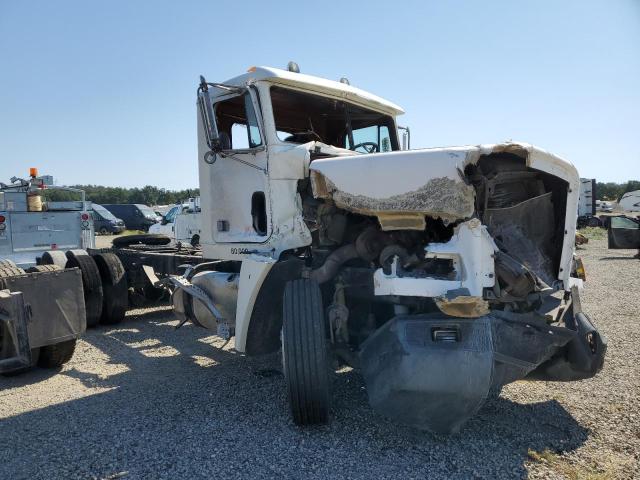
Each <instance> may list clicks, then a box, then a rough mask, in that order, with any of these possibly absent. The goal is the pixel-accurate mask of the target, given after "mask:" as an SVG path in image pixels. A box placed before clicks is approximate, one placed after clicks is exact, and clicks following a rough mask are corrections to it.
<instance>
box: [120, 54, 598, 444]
mask: <svg viewBox="0 0 640 480" xmlns="http://www.w3.org/2000/svg"><path fill="white" fill-rule="evenodd" d="M197 105H198V167H199V177H200V192H201V196H202V213H201V216H202V231H201V235H200V244H201V247H202V253H201V254H199V253H198V254H197V255H196V256H193V257H191V263H192V265H191V266H189V267H188V268H187V269H186V271H185V273H184V274H183V275H181V276H177V275H169V276H165V277H163V278H162V279H158V278H156V277H155V276H154V274H153V272H151V271H150V269H149V268H146V269H145V270H146V272H147V274H148V275H149V277H150V278H151V280H152V281H153V283H154V285H156V286H160V285H165V286H168V288H169V289H170V290H171V292H172V302H173V306H174V310H175V312H176V314H177V315H178V316H179V317H180V318H181V319H182V320H183V321H191V322H193V323H194V324H196V325H199V326H202V327H205V328H208V329H211V330H213V331H214V332H217V333H218V334H219V335H221V336H223V337H225V338H229V337H231V336H233V337H235V348H236V350H237V351H239V352H241V353H244V354H246V355H260V354H266V353H270V352H277V351H278V350H279V349H280V348H282V360H283V370H284V374H285V378H286V384H287V392H288V397H289V403H290V407H291V412H292V415H293V419H294V421H295V422H296V423H297V424H301V425H307V424H314V423H322V422H326V421H327V420H328V418H329V413H330V404H331V394H330V392H331V388H330V384H331V375H332V372H333V371H334V370H335V368H336V367H337V366H339V365H349V366H351V367H353V368H357V369H359V370H360V371H361V372H362V375H363V376H364V380H365V382H366V387H367V391H368V396H369V401H370V403H371V404H372V406H373V407H374V408H375V409H376V410H377V411H379V412H380V413H382V414H383V415H386V416H389V417H391V418H394V419H396V420H397V421H399V422H403V423H406V424H410V425H413V426H416V427H418V428H424V429H429V430H433V431H438V432H453V431H456V430H458V429H459V428H460V427H461V425H463V424H464V422H465V421H466V420H467V419H468V418H469V417H471V416H472V415H473V414H474V413H475V412H476V411H477V410H478V409H479V408H480V407H481V405H482V404H483V403H484V402H485V401H486V400H487V398H489V397H491V396H495V395H497V394H498V393H499V392H500V389H501V388H502V386H503V385H505V384H507V383H510V382H513V381H515V380H519V379H530V380H555V381H569V380H580V379H584V378H589V377H592V376H593V375H595V374H596V373H597V372H598V371H599V370H600V369H601V368H602V365H603V362H604V356H605V351H606V340H605V339H604V337H603V336H601V335H600V334H599V333H598V331H597V330H596V328H595V327H594V325H593V324H592V322H591V321H590V320H589V318H588V316H587V315H586V314H585V313H584V312H583V311H582V308H581V304H580V299H579V291H580V289H581V288H582V282H583V280H582V279H581V278H580V277H583V270H582V268H576V264H575V262H574V233H575V227H576V212H577V205H578V196H579V192H580V178H579V176H578V173H577V171H576V169H575V168H574V167H573V165H571V164H570V163H569V162H566V161H564V160H562V159H561V158H559V157H557V156H555V155H553V154H551V153H549V152H546V151H544V150H542V149H539V148H537V147H534V146H532V145H529V144H525V143H514V142H507V143H501V144H492V145H478V146H461V147H446V148H429V149H420V150H411V151H403V150H401V149H400V143H399V139H398V125H397V123H396V118H397V117H398V116H399V115H401V114H402V113H403V110H402V109H401V108H400V107H398V106H397V105H395V104H393V103H391V102H389V101H387V100H385V99H382V98H380V97H377V96H375V95H372V94H370V93H368V92H365V91H363V90H361V89H358V88H355V87H353V86H351V85H350V84H349V82H348V81H347V80H346V79H342V80H341V81H340V82H336V81H331V80H326V79H322V78H318V77H314V76H310V75H304V74H301V73H299V69H298V68H297V66H296V65H295V64H290V68H289V69H288V70H280V69H276V68H268V67H259V68H255V67H252V68H250V69H249V70H248V72H247V73H245V74H243V75H240V76H238V77H235V78H232V79H230V80H227V81H226V82H224V83H208V82H206V81H205V80H204V79H202V78H201V82H200V85H199V88H198V94H197ZM125 253H126V254H127V255H131V254H132V253H135V252H134V251H133V250H130V251H128V252H125ZM144 255H146V257H145V258H147V259H149V258H150V255H148V254H147V253H145V254H144ZM157 255H161V254H157ZM121 258H122V257H121ZM157 258H161V257H157ZM157 258H156V260H157ZM185 260H189V259H185ZM149 262H151V260H149ZM134 263H135V262H134ZM137 263H141V262H140V261H138V262H137ZM157 263H159V262H156V264H157Z"/></svg>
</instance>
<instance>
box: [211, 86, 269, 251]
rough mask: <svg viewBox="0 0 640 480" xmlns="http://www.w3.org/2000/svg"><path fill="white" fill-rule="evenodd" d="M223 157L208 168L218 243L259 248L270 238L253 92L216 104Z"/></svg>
mask: <svg viewBox="0 0 640 480" xmlns="http://www.w3.org/2000/svg"><path fill="white" fill-rule="evenodd" d="M213 110H214V115H215V116H216V122H217V126H218V133H219V136H220V139H221V144H222V151H221V152H219V153H217V154H216V159H215V162H214V163H213V164H212V165H210V166H209V168H208V169H207V170H208V176H209V183H210V185H211V191H210V195H209V197H210V198H209V199H208V202H209V209H210V211H211V212H212V217H213V218H212V225H211V226H212V229H213V239H214V241H215V242H216V243H262V242H265V241H267V239H268V238H269V236H270V235H271V216H270V195H269V181H268V172H267V150H266V148H265V140H264V134H263V130H262V124H261V117H260V115H259V114H258V112H259V111H260V110H259V104H258V97H257V94H256V92H255V91H253V90H252V89H251V88H249V89H247V90H245V91H243V92H242V93H240V94H233V95H226V96H224V97H218V98H216V99H215V103H214V105H213Z"/></svg>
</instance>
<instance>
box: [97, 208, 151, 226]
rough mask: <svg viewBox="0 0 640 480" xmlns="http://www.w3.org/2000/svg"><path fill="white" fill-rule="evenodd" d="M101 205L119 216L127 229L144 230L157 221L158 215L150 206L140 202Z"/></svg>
mask: <svg viewBox="0 0 640 480" xmlns="http://www.w3.org/2000/svg"><path fill="white" fill-rule="evenodd" d="M103 207H104V208H106V209H107V210H109V211H110V212H111V213H112V214H113V215H115V216H116V217H118V218H121V219H122V221H124V224H125V226H126V227H127V229H129V230H144V231H145V232H146V231H147V230H149V227H150V226H151V225H154V224H155V223H156V222H157V221H158V217H157V215H156V213H155V212H154V211H153V210H152V209H151V207H148V206H147V205H143V204H141V203H124V204H113V203H110V204H104V205H103Z"/></svg>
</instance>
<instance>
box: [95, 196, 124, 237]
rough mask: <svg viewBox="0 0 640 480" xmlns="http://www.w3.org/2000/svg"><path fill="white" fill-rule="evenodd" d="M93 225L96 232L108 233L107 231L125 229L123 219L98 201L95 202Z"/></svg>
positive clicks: (118, 231)
mask: <svg viewBox="0 0 640 480" xmlns="http://www.w3.org/2000/svg"><path fill="white" fill-rule="evenodd" d="M91 216H92V217H93V225H94V228H95V231H96V233H100V234H102V235H106V234H107V233H115V234H116V235H117V234H118V233H122V232H123V231H124V229H125V226H124V222H123V221H122V219H120V218H118V217H116V216H114V215H113V213H111V212H110V211H109V210H107V209H106V208H104V207H103V206H102V205H99V204H97V203H94V204H93V212H91Z"/></svg>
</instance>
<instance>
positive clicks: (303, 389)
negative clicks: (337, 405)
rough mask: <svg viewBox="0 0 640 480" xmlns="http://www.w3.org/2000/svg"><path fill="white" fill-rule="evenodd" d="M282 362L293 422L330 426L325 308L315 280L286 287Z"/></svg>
mask: <svg viewBox="0 0 640 480" xmlns="http://www.w3.org/2000/svg"><path fill="white" fill-rule="evenodd" d="M282 360H283V370H284V375H285V379H286V382H287V389H288V393H289V405H290V407H291V413H292V415H293V421H294V422H295V423H296V424H298V425H313V424H319V423H327V421H328V419H329V403H330V395H329V382H330V377H329V362H328V356H327V340H326V334H325V324H324V309H323V306H322V294H321V292H320V287H319V286H318V283H317V282H315V281H313V280H309V279H299V280H292V281H290V282H287V284H286V286H285V289H284V299H283V317H282Z"/></svg>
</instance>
